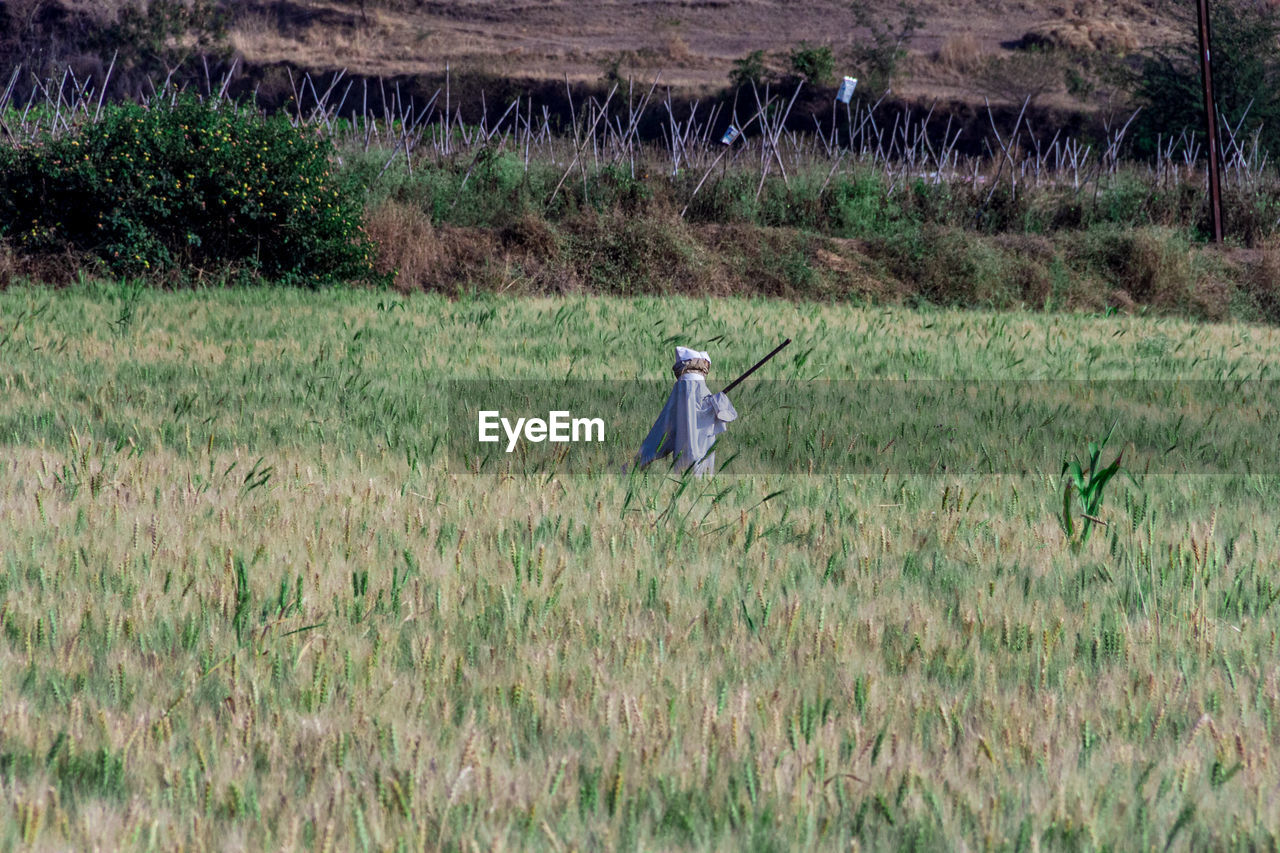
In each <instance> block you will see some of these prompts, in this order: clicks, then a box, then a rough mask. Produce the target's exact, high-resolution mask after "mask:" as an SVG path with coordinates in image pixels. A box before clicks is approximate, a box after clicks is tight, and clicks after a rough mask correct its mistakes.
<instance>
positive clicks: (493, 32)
mask: <svg viewBox="0 0 1280 853" xmlns="http://www.w3.org/2000/svg"><path fill="white" fill-rule="evenodd" d="M1173 5H1174V4H1172V3H1170V2H1169V0H1117V2H1100V0H1061V2H1049V3H1040V2H1031V0H924V2H920V3H917V4H916V6H915V7H916V9H917V11H918V13H919V16H920V17H921V19H922V20H923V26H922V27H921V28H920V29H919V30H918V31H917V32H916V34H915V36H914V38H913V39H912V40H911V42H910V44H909V45H907V47H908V49H909V51H910V56H909V58H908V60H907V62H906V68H905V71H906V73H905V74H904V75H903V77H902V78H901V80H900V82H899V85H898V89H899V91H900V92H901V93H902V94H906V95H917V96H930V95H933V96H943V97H960V98H965V97H975V96H976V97H981V96H984V95H985V96H996V97H999V96H1000V95H1001V94H1002V93H1001V91H1000V89H1001V88H1007V87H1009V86H1012V88H1014V89H1016V88H1018V86H1020V85H1021V86H1025V85H1031V86H1035V85H1036V84H1035V82H1034V81H1031V82H1030V83H1028V81H1027V80H1026V79H1025V78H1027V77H1028V76H1033V77H1034V76H1036V75H1035V73H1034V72H1032V73H1031V74H1030V75H1028V72H1027V70H1026V69H1024V68H1001V67H1000V60H1001V59H1002V58H1007V57H1009V56H1010V55H1012V53H1013V51H1012V50H1011V48H1013V47H1014V45H1015V44H1018V43H1024V44H1025V43H1027V42H1026V40H1027V38H1028V36H1030V40H1031V41H1035V42H1039V43H1042V44H1050V45H1056V46H1063V47H1068V48H1071V49H1072V50H1074V51H1077V52H1086V53H1087V52H1090V51H1102V52H1107V53H1116V52H1126V51H1131V50H1133V49H1136V48H1139V47H1141V46H1144V45H1147V44H1151V43H1153V42H1155V41H1158V40H1166V39H1167V38H1168V37H1169V35H1170V33H1171V32H1173V27H1174V24H1175V21H1174V20H1173V18H1172V17H1171V14H1170V9H1171V7H1172V6H1173ZM872 7H873V10H874V12H875V13H876V14H877V15H878V16H883V17H885V18H889V19H891V18H892V17H893V16H894V15H895V14H896V12H895V10H896V9H897V8H898V5H897V3H895V2H883V0H873V2H872ZM866 37H867V31H866V30H865V29H861V28H859V27H858V26H857V25H856V20H855V16H854V14H853V13H852V12H851V10H850V6H849V3H848V2H847V0H596V2H575V0H528V1H527V2H510V0H445V1H444V2H431V0H398V2H397V0H382V2H379V0H365V2H360V0H347V2H335V0H286V2H260V3H253V4H244V5H243V6H241V7H240V8H239V10H238V12H237V13H236V16H235V19H234V22H233V25H232V31H231V39H232V43H233V45H234V46H235V47H236V48H237V49H238V51H240V53H241V54H242V55H243V56H244V58H245V59H246V60H248V61H250V62H274V61H291V62H294V63H297V64H299V65H303V66H307V67H313V68H335V67H341V68H347V69H349V70H350V71H352V72H363V73H374V74H403V73H410V74H420V73H432V72H439V71H442V70H443V69H444V67H445V64H446V63H449V64H450V65H451V67H453V68H455V69H461V70H483V71H486V72H490V73H494V74H500V75H511V76H529V77H535V78H551V79H561V78H563V77H565V76H567V77H568V78H569V79H570V80H578V81H589V80H595V79H598V78H600V77H601V75H602V73H603V72H604V71H605V69H608V68H610V67H616V68H617V69H618V70H619V72H620V73H622V74H623V76H628V75H634V76H636V77H643V78H646V79H647V78H650V77H652V76H653V75H654V74H656V73H657V72H658V71H661V72H662V79H663V81H664V82H665V83H667V84H670V85H673V86H679V87H691V88H699V87H715V86H721V85H724V83H725V82H726V79H727V75H728V73H729V70H730V69H731V68H732V64H733V61H734V60H735V59H739V58H741V57H743V56H745V55H746V54H748V53H749V52H751V51H753V50H764V51H766V55H767V56H768V57H769V61H770V62H771V63H772V64H774V65H775V66H778V67H781V66H782V64H783V63H784V62H785V58H786V55H787V52H788V51H789V50H791V49H792V48H794V47H795V46H797V45H799V44H800V43H801V42H802V41H804V42H808V43H809V44H814V45H830V46H831V47H832V48H833V50H834V51H835V53H836V55H837V57H839V56H840V55H841V54H843V53H844V52H845V50H846V49H847V48H848V47H849V46H850V45H851V44H852V43H853V42H855V41H856V40H858V39H865V38H866ZM841 64H842V63H840V62H837V72H839V71H841V70H842V69H841ZM993 65H994V66H995V67H994V68H993ZM1002 76H1003V77H1006V78H1015V79H1014V80H1012V81H1002V80H1001V79H1000V78H1001V77H1002ZM1058 88H1060V86H1059V85H1058V80H1057V79H1056V77H1055V79H1054V80H1052V81H1050V84H1049V85H1048V87H1047V90H1046V91H1047V93H1049V94H1052V93H1053V90H1056V89H1058ZM1010 94H1017V93H1016V92H1011V93H1010Z"/></svg>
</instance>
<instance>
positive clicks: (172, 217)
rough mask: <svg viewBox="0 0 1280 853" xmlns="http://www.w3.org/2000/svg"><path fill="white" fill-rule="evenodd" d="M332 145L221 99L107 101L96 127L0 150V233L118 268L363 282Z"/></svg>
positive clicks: (348, 196)
mask: <svg viewBox="0 0 1280 853" xmlns="http://www.w3.org/2000/svg"><path fill="white" fill-rule="evenodd" d="M331 151H332V142H330V141H329V140H327V139H325V138H323V137H321V136H318V135H316V134H314V133H311V132H308V131H305V130H302V129H299V128H295V127H293V126H292V125H291V124H290V123H289V121H288V120H287V119H286V118H285V117H284V116H274V117H267V118H264V117H262V116H261V115H259V114H258V113H257V112H256V111H255V110H253V109H250V108H248V107H244V106H240V105H237V104H234V103H231V102H225V101H224V102H217V103H214V102H209V101H202V100H199V99H197V98H195V97H192V96H188V95H181V96H179V97H177V98H176V99H174V100H173V101H171V102H165V103H154V104H153V105H151V106H150V107H144V106H141V105H138V104H118V105H111V106H108V107H106V108H105V114H104V116H103V117H102V119H101V120H100V121H97V122H91V123H87V124H84V125H82V126H80V127H78V128H75V129H73V130H72V131H71V132H68V133H65V134H63V135H60V136H56V137H55V136H45V137H44V138H42V139H40V140H37V141H36V142H34V143H32V144H27V145H20V146H16V147H12V148H3V149H0V235H3V236H4V237H6V238H7V239H8V240H10V241H11V242H12V243H13V244H14V246H15V247H16V248H17V249H18V250H19V251H21V252H24V253H29V254H37V255H38V254H52V253H58V252H64V251H65V250H66V248H67V247H70V248H72V249H73V250H75V251H78V252H81V253H84V254H86V255H90V256H96V257H98V258H100V259H101V260H102V261H103V262H104V263H105V264H106V265H107V267H108V268H109V269H110V270H111V271H112V272H114V273H116V274H119V275H147V274H152V273H159V272H163V271H174V270H178V269H184V268H185V269H191V268H194V269H206V268H211V267H213V268H226V267H238V268H241V269H245V268H247V269H250V270H251V271H253V272H256V273H257V274H259V275H260V276H262V277H263V278H266V279H270V280H277V281H285V282H296V283H316V282H320V281H329V280H335V279H366V280H367V279H370V278H371V277H372V274H373V247H372V244H371V243H370V241H369V240H368V239H367V238H366V237H365V236H364V233H363V226H362V224H361V217H362V208H361V204H360V202H359V199H358V198H357V196H356V193H355V188H354V186H352V185H351V184H350V183H349V182H346V181H344V180H341V179H340V178H339V176H338V175H336V174H335V173H334V172H333V171H332V170H331V168H330V164H329V155H330V153H331Z"/></svg>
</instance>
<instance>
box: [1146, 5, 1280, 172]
mask: <svg viewBox="0 0 1280 853" xmlns="http://www.w3.org/2000/svg"><path fill="white" fill-rule="evenodd" d="M1193 8H1194V4H1189V5H1188V6H1187V7H1186V8H1184V9H1183V10H1182V13H1181V14H1180V15H1179V16H1178V19H1179V24H1178V30H1179V32H1182V33H1186V34H1193V33H1195V32H1196V26H1195V18H1194V11H1193ZM1209 9H1210V12H1209V15H1210V28H1211V31H1212V39H1213V43H1212V45H1211V50H1212V56H1213V87H1214V96H1215V99H1216V101H1217V109H1218V115H1219V119H1220V120H1221V122H1222V126H1223V127H1224V128H1226V127H1230V128H1232V129H1234V128H1236V127H1237V126H1240V128H1241V130H1240V131H1239V135H1238V141H1239V142H1240V143H1241V144H1242V145H1243V144H1246V143H1247V142H1248V141H1250V140H1251V139H1252V136H1253V134H1254V133H1255V132H1257V133H1259V134H1260V138H1261V141H1262V143H1263V145H1264V146H1265V148H1266V149H1267V150H1268V151H1270V152H1271V153H1272V154H1275V153H1277V152H1280V57H1278V55H1277V52H1276V44H1277V40H1278V39H1280V7H1276V6H1275V5H1274V4H1270V3H1256V2H1251V0H1221V2H1216V3H1211V4H1210V6H1209ZM1126 82H1127V84H1128V85H1129V87H1130V88H1131V91H1132V92H1133V96H1134V99H1135V100H1136V101H1137V103H1138V104H1139V105H1141V106H1143V107H1144V109H1143V111H1142V112H1141V113H1140V114H1139V115H1138V118H1137V119H1136V120H1135V122H1134V127H1133V129H1132V131H1131V134H1132V138H1133V139H1134V146H1135V149H1136V150H1137V151H1138V152H1139V153H1141V154H1143V155H1146V156H1150V155H1152V154H1153V153H1154V152H1155V150H1156V145H1157V144H1158V142H1159V139H1160V138H1161V137H1162V136H1163V137H1164V138H1165V139H1166V140H1167V139H1168V138H1169V137H1171V136H1173V137H1176V136H1178V135H1180V134H1181V133H1182V132H1183V131H1184V130H1185V131H1189V132H1192V133H1197V134H1200V135H1201V137H1203V133H1204V96H1203V88H1202V83H1201V77H1200V53H1199V45H1198V43H1197V41H1196V40H1195V39H1194V37H1186V38H1184V39H1182V40H1180V41H1178V42H1175V43H1172V44H1164V45H1159V46H1157V47H1154V48H1152V49H1150V50H1148V51H1147V52H1146V53H1145V54H1144V55H1143V56H1142V57H1141V60H1140V62H1139V63H1138V65H1137V67H1136V68H1134V69H1132V70H1131V73H1130V74H1129V75H1128V79H1127V81H1126ZM1226 144H1227V141H1226V140H1225V139H1224V140H1223V145H1224V146H1225V145H1226Z"/></svg>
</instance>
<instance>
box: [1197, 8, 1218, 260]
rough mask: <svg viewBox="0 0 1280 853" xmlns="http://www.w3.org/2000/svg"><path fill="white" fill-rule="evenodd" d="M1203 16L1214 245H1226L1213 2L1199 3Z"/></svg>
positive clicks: (1202, 74)
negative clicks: (1212, 55)
mask: <svg viewBox="0 0 1280 853" xmlns="http://www.w3.org/2000/svg"><path fill="white" fill-rule="evenodd" d="M1196 10H1197V12H1199V16H1200V79H1201V80H1202V81H1203V83H1204V123H1205V128H1206V130H1208V132H1209V212H1210V215H1211V217H1212V219H1213V242H1215V243H1221V242H1222V186H1221V184H1220V183H1219V175H1218V109H1217V106H1216V105H1215V104H1214V102H1213V65H1212V63H1211V62H1210V61H1209V36H1210V33H1209V0H1196Z"/></svg>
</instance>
